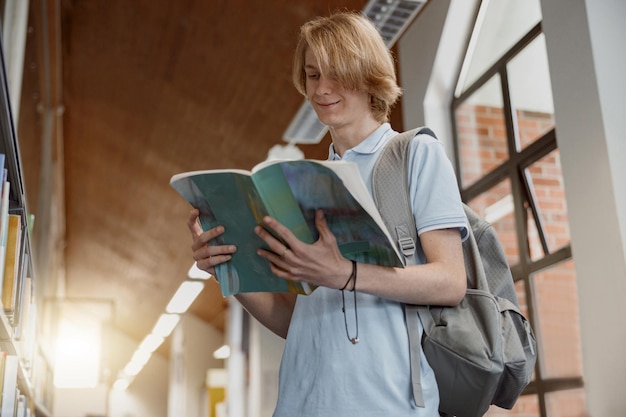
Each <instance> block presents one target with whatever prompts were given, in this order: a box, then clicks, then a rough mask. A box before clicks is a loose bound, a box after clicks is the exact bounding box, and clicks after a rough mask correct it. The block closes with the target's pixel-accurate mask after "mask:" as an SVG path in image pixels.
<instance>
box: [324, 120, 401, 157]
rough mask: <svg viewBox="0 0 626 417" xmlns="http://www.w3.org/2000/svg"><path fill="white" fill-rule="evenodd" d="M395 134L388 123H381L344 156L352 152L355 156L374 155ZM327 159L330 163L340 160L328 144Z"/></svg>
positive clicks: (332, 147)
mask: <svg viewBox="0 0 626 417" xmlns="http://www.w3.org/2000/svg"><path fill="white" fill-rule="evenodd" d="M396 133H397V132H395V131H394V130H393V129H392V128H391V125H390V124H389V123H383V124H382V125H380V126H379V127H378V129H376V130H375V131H374V132H372V134H370V135H369V136H368V137H367V138H365V140H363V141H362V142H361V143H359V144H358V145H356V146H355V147H354V148H351V149H348V150H347V151H346V152H345V154H344V157H345V155H346V154H348V153H350V152H354V153H357V154H364V155H371V154H373V153H375V152H376V151H377V150H378V149H379V148H380V147H381V146H383V145H384V144H385V143H386V142H387V139H389V138H390V137H392V136H394V135H395V134H396ZM328 159H329V160H331V161H336V160H339V159H342V158H341V157H340V156H339V155H338V154H337V152H335V147H334V146H333V144H332V143H331V144H330V147H329V148H328Z"/></svg>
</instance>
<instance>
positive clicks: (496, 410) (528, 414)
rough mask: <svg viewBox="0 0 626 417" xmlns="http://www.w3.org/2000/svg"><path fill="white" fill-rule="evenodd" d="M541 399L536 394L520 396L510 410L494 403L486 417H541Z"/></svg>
mask: <svg viewBox="0 0 626 417" xmlns="http://www.w3.org/2000/svg"><path fill="white" fill-rule="evenodd" d="M540 415H541V414H540V411H539V399H538V398H537V396H536V395H524V396H522V397H519V399H518V400H517V402H516V403H515V405H514V406H513V408H512V409H510V410H505V409H504V408H500V407H496V406H495V405H492V406H491V407H489V411H487V414H485V417H500V416H506V417H539V416H540Z"/></svg>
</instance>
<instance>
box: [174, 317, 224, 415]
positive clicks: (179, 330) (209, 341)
mask: <svg viewBox="0 0 626 417" xmlns="http://www.w3.org/2000/svg"><path fill="white" fill-rule="evenodd" d="M170 337H171V345H170V346H171V360H170V371H169V394H168V406H167V408H168V414H167V415H168V416H169V417H181V416H184V417H205V416H207V415H208V411H207V409H206V392H207V390H206V373H207V370H208V369H209V368H222V367H223V366H224V363H223V361H222V360H217V359H215V358H213V352H214V351H215V350H216V349H217V348H219V347H220V346H222V345H223V344H224V336H223V335H222V333H220V332H219V331H218V330H217V329H215V328H214V327H213V326H210V325H208V324H206V323H205V322H203V321H202V320H200V319H199V318H197V317H195V316H193V315H190V314H186V315H184V316H182V318H181V320H180V322H179V323H178V326H177V327H176V329H174V332H173V333H172V335H171V336H170ZM165 379H167V378H165Z"/></svg>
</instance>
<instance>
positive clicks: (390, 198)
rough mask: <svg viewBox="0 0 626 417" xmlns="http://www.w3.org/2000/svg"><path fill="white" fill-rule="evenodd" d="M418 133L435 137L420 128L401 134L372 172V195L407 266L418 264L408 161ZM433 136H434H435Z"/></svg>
mask: <svg viewBox="0 0 626 417" xmlns="http://www.w3.org/2000/svg"><path fill="white" fill-rule="evenodd" d="M419 133H427V134H433V133H432V131H431V130H430V129H428V128H423V127H422V128H417V129H413V130H409V131H406V132H403V133H400V134H398V135H397V136H395V137H393V138H392V139H391V140H389V142H388V143H387V144H386V145H385V147H384V148H383V150H382V151H381V153H380V155H379V157H378V159H377V160H376V163H375V164H374V169H373V172H372V195H373V198H374V202H375V203H376V206H377V207H378V210H379V211H380V214H381V217H382V218H383V220H384V222H385V226H387V230H389V233H391V235H392V237H394V238H395V239H396V244H397V247H398V249H399V250H400V253H402V255H403V256H404V264H405V265H412V264H415V263H416V259H415V247H416V244H415V242H416V241H417V233H416V227H415V220H414V219H413V210H412V209H411V201H410V196H409V193H408V192H407V191H408V189H409V184H408V174H407V173H408V159H409V156H408V154H409V145H410V143H411V139H413V137H415V136H416V135H417V134H419ZM433 135H434V134H433Z"/></svg>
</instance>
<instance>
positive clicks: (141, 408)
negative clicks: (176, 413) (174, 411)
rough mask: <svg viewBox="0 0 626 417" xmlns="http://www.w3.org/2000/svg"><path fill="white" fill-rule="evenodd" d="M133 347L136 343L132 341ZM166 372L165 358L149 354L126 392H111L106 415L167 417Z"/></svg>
mask: <svg viewBox="0 0 626 417" xmlns="http://www.w3.org/2000/svg"><path fill="white" fill-rule="evenodd" d="M135 348H137V343H136V342H133V349H135ZM129 358H130V356H129ZM167 372H168V361H167V359H166V358H164V357H163V356H161V355H159V354H155V355H152V357H151V358H150V361H149V362H148V363H147V364H146V366H145V367H144V368H143V369H142V370H141V372H140V373H139V374H138V375H137V376H136V377H135V380H134V381H133V382H132V383H131V384H130V386H129V387H128V389H127V390H125V391H115V390H112V391H111V393H110V395H109V412H108V414H107V416H108V417H145V416H150V417H166V410H167Z"/></svg>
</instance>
